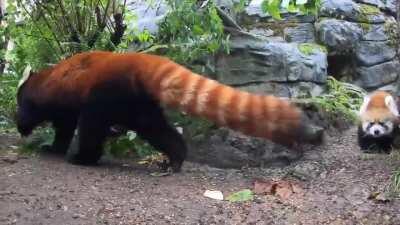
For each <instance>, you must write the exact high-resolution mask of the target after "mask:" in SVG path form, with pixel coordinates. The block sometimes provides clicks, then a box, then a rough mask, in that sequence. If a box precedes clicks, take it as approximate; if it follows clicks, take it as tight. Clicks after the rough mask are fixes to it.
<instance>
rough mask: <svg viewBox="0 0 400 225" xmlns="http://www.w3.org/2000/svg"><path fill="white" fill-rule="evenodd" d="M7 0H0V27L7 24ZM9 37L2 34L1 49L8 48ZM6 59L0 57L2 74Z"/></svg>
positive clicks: (0, 73) (0, 38) (0, 71)
mask: <svg viewBox="0 0 400 225" xmlns="http://www.w3.org/2000/svg"><path fill="white" fill-rule="evenodd" d="M5 1H6V0H0V27H2V26H5V21H4V20H5V19H4V15H5V13H6V3H5ZM7 43H8V38H7V37H5V36H3V37H2V36H0V49H7ZM5 66H6V61H5V59H4V58H3V57H0V75H2V74H3V72H4V68H5Z"/></svg>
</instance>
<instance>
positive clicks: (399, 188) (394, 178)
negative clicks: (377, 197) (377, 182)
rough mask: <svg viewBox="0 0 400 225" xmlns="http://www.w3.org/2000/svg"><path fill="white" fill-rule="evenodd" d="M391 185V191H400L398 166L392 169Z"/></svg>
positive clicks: (399, 169)
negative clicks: (394, 169)
mask: <svg viewBox="0 0 400 225" xmlns="http://www.w3.org/2000/svg"><path fill="white" fill-rule="evenodd" d="M391 185H392V187H393V191H394V192H396V193H400V168H398V169H397V170H396V171H394V173H393V175H392V184H391Z"/></svg>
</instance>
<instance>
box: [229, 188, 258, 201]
mask: <svg viewBox="0 0 400 225" xmlns="http://www.w3.org/2000/svg"><path fill="white" fill-rule="evenodd" d="M253 198H254V195H253V192H252V191H251V190H250V189H244V190H241V191H239V192H236V193H233V194H231V195H229V196H228V197H227V198H226V199H227V200H228V201H230V202H245V201H252V200H253Z"/></svg>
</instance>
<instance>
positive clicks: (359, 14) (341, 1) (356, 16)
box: [320, 0, 385, 23]
mask: <svg viewBox="0 0 400 225" xmlns="http://www.w3.org/2000/svg"><path fill="white" fill-rule="evenodd" d="M320 14H321V16H324V17H331V18H337V19H344V20H348V21H352V22H361V23H384V22H385V16H384V14H383V13H382V12H381V11H380V10H379V8H378V7H376V6H373V5H369V4H357V3H355V2H354V1H352V0H323V1H322V2H321V8H320Z"/></svg>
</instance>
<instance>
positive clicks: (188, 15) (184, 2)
mask: <svg viewBox="0 0 400 225" xmlns="http://www.w3.org/2000/svg"><path fill="white" fill-rule="evenodd" d="M167 2H168V4H169V5H170V7H171V8H172V10H171V11H170V12H169V14H168V15H167V16H166V17H165V19H164V20H163V21H162V22H161V23H160V31H159V34H158V36H157V37H156V42H157V43H158V44H160V45H166V46H167V48H166V49H165V52H163V53H164V54H166V55H167V56H169V57H170V58H172V59H174V60H175V61H177V62H180V63H189V62H191V61H192V60H195V59H197V58H200V57H201V56H205V55H207V54H212V53H215V52H217V51H218V50H219V49H220V47H221V46H224V45H226V37H225V35H224V33H223V24H222V20H221V19H220V17H219V16H218V13H217V9H216V6H215V4H214V3H213V1H208V2H207V4H206V5H203V6H199V5H198V4H197V2H198V1H196V0H168V1H167Z"/></svg>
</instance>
